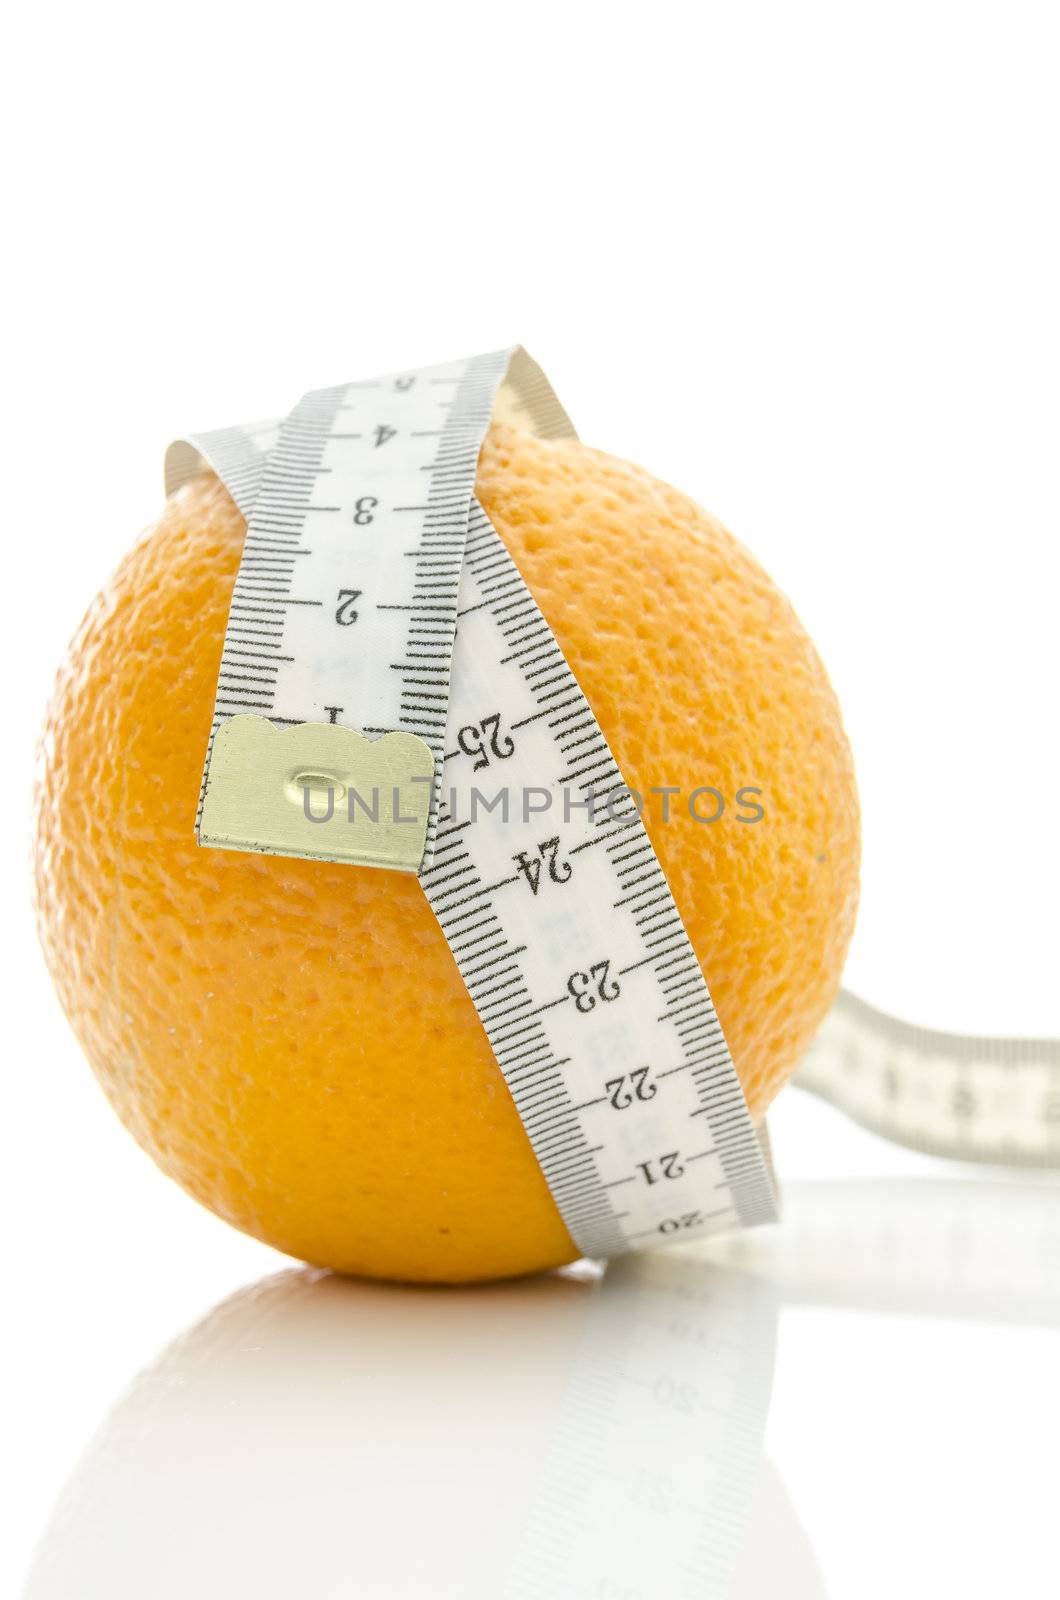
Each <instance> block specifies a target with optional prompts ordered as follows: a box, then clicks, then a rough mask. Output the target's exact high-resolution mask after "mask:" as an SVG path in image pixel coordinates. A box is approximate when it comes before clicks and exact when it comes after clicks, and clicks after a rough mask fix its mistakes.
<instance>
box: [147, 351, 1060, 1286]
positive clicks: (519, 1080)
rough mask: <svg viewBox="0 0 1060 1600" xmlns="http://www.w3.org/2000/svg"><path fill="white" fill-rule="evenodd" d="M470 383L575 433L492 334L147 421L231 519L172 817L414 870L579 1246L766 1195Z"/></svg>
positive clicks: (527, 369)
mask: <svg viewBox="0 0 1060 1600" xmlns="http://www.w3.org/2000/svg"><path fill="white" fill-rule="evenodd" d="M495 412H497V413H499V414H501V415H503V416H504V417H506V418H508V419H510V420H518V421H519V422H520V424H521V425H523V426H525V427H528V428H530V429H532V430H533V431H534V432H536V433H538V434H539V435H540V436H541V437H544V438H562V437H573V436H574V430H573V428H572V426H571V423H570V421H569V419H568V417H567V415H566V413H565V412H564V410H563V408H562V407H561V406H560V404H559V402H558V401H557V399H556V397H555V395H554V394H553V392H552V390H551V388H550V387H549V385H548V383H547V381H546V380H545V378H544V375H543V374H542V372H541V371H540V369H539V368H538V367H537V366H536V364H535V363H534V362H533V361H531V359H530V358H529V357H528V356H527V355H526V353H525V351H523V350H521V349H518V348H517V349H514V350H509V351H503V352H498V353H495V354H491V355H486V356H479V357H474V358H471V359H469V360H466V361H459V362H453V363H449V364H446V365H443V366H437V367H431V368H426V369H423V370H420V371H415V372H404V373H398V374H393V375H391V376H389V377H383V378H378V379H373V380H370V381H368V382H360V383H352V384H347V385H342V386H339V387H337V388H333V389H327V390H320V391H316V392H314V393H311V394H309V395H307V396H306V397H305V398H304V399H303V400H302V401H301V402H299V404H298V405H297V406H296V407H295V408H294V410H293V411H292V412H291V413H290V415H289V416H288V417H287V418H285V419H284V420H283V421H282V422H280V423H272V422H269V423H263V424H258V425H253V426H248V427H237V428H231V429H225V430H222V431H220V432H215V433H209V434H201V435H193V436H190V437H189V438H188V439H187V440H184V441H180V442H179V443H177V444H175V445H173V446H171V448H170V451H169V453H168V455H167V461H166V487H167V491H168V492H170V493H172V492H174V491H175V490H176V489H178V488H179V487H180V486H181V485H182V484H183V483H185V482H187V481H188V480H189V479H190V478H192V477H193V476H194V475H195V474H197V473H198V472H201V471H202V470H204V468H211V469H212V470H213V471H214V472H216V473H217V475H218V476H219V477H220V478H221V479H222V481H223V482H224V483H225V484H226V486H227V487H228V489H229V491H230V493H231V494H232V497H233V499H234V500H235V501H236V503H237V505H238V506H239V508H240V510H241V511H242V512H243V514H244V516H245V517H246V520H247V532H246V540H245V546H244V551H243V556H242V561H241V564H240V568H239V573H238V575H237V578H236V582H235V588H234V591H233V597H232V604H231V611H230V615H229V621H228V627H227V632H226V636H225V643H224V651H223V655H222V661H221V668H220V674H219V680H218V688H217V697H216V703H215V710H214V721H213V730H212V733H211V737H210V743H209V748H208V751H207V758H206V767H205V772H204V779H203V788H202V796H201V801H200V808H199V816H198V820H197V827H198V833H199V841H200V843H201V844H204V845H212V846H216V847H221V848H228V849H240V850H257V851H265V852H269V853H275V854H281V855H295V856H306V857H312V858H316V859H321V860H331V861H347V862H352V863H358V864H361V865H369V866H376V867H383V868H389V869H392V870H404V871H413V872H416V873H418V876H419V880H420V883H421V884H422V886H423V889H424V892H425V894H426V896H427V899H428V901H429V902H430V905H431V907H432V909H433V911H434V914H435V916H436V918H437V920H438V922H439V924H440V926H441V928H442V930H443V932H444V933H445V936H446V939H447V940H448V942H449V946H450V949H451V950H452V953H453V956H454V958H455V960H456V962H457V965H458V967H459V970H460V973H461V975H462V977H463V979H464V982H465V984H466V986H467V989H468V991H469V993H470V995H471V998H472V1000H473V1002H474V1004H475V1007H476V1010H477V1012H478V1015H479V1017H480V1018H481V1021H482V1023H483V1026H484V1028H485V1030H486V1033H487V1036H488V1038H489V1041H490V1044H491V1047H492V1049H493V1052H494V1054H495V1056H496V1059H497V1061H498V1063H499V1065H500V1068H501V1071H502V1072H503V1074H504V1078H505V1080H506V1082H507V1084H508V1087H509V1089H510V1091H511V1094H512V1096H513V1099H514V1101H515V1104H516V1106H517V1108H518V1111H519V1114H520V1116H521V1118H522V1121H523V1124H524V1126H525V1128H526V1131H527V1134H528V1136H529V1138H530V1141H531V1144H532V1146H533V1148H534V1151H535V1154H536V1156H537V1159H538V1161H539V1163H540V1165H541V1169H542V1171H543V1173H544V1176H545V1178H546V1180H547V1182H548V1184H549V1187H550V1189H551V1191H552V1194H553V1196H554V1198H555V1200H556V1203H557V1206H558V1207H559V1210H560V1212H561V1214H562V1216H563V1218H564V1221H565V1223H566V1225H567V1227H568V1230H569V1231H570V1233H571V1235H572V1237H573V1239H574V1240H575V1243H576V1244H577V1245H578V1247H579V1248H580V1249H581V1250H582V1251H583V1253H584V1254H586V1255H589V1256H603V1257H610V1256H615V1255H618V1254H621V1253H623V1252H625V1251H628V1250H633V1249H638V1248H644V1247H648V1246H652V1245H657V1244H659V1243H661V1242H667V1241H672V1240H680V1239H687V1238H690V1237H693V1236H696V1235H702V1234H707V1233H712V1232H717V1231H721V1230H725V1229H730V1228H734V1227H739V1226H750V1225H753V1224H756V1223H759V1222H765V1221H770V1220H773V1219H774V1218H775V1216H776V1203H775V1197H774V1184H773V1179H772V1173H771V1169H770V1163H769V1158H768V1147H767V1145H766V1142H765V1139H764V1134H763V1136H762V1137H761V1138H760V1137H759V1134H758V1131H757V1130H756V1129H755V1127H754V1126H753V1124H752V1122H751V1119H750V1116H749V1114H748V1110H747V1105H746V1102H745V1100H744V1096H743V1092H742V1090H741V1087H740V1083H739V1080H738V1078H737V1075H736V1072H735V1070H734V1067H733V1063H732V1060H731V1057H730V1055H729V1051H728V1047H727V1045H726V1043H725V1039H724V1037H723V1034H722V1030H721V1027H720V1024H719V1022H718V1018H717V1014H716V1012H715V1009H714V1006H713V1003H712V1001H711V998H710V994H709V991H708V988H707V984H706V982H705V980H704V976H703V974H702V972H701V971H700V968H699V964H698V961H697V959H696V956H695V953H694V951H693V950H692V947H691V944H690V943H689V940H688V936H687V934H686V932H685V929H684V927H683V925H682V922H681V917H680V914H679V912H678V910H677V907H676V905H675V903H674V900H673V897H672V895H671V893H670V890H669V887H668V885H667V882H666V878H665V876H664V874H663V871H662V868H661V866H660V864H659V862H658V860H657V858H656V856H655V852H654V850H653V848H652V845H651V842H650V840H649V838H648V835H647V832H646V831H645V829H644V827H643V824H642V823H641V821H640V817H639V815H638V811H637V806H636V803H635V801H634V799H633V797H632V796H631V795H630V793H629V791H628V790H627V788H626V786H625V784H624V782H623V779H622V775H621V773H620V771H619V769H618V767H617V765H616V763H615V760H614V757H613V755H612V754H611V751H610V750H609V748H608V745H607V742H606V740H605V738H604V736H603V733H602V732H601V730H600V727H599V725H598V723H597V722H596V719H595V717H594V715H593V712H592V709H591V707H590V706H589V703H588V701H587V700H586V698H585V696H584V694H583V693H582V691H581V689H580V688H579V685H578V683H577V681H576V680H575V678H574V675H573V673H572V672H571V670H570V668H569V666H568V665H567V663H566V661H565V660H564V657H563V654H562V651H561V650H560V647H559V645H558V644H557V642H556V640H555V637H554V636H553V634H552V632H551V629H550V628H549V626H548V623H547V622H546V621H545V619H544V617H543V616H542V614H541V612H540V610H539V609H538V607H537V605H536V603H535V601H534V599H533V597H532V596H531V594H530V592H529V590H528V588H527V587H526V585H525V583H524V582H523V580H522V578H521V576H520V574H519V572H518V570H517V568H516V567H515V564H514V562H513V561H512V559H511V557H510V556H509V554H508V552H507V550H506V548H505V546H504V544H503V543H502V541H501V539H500V537H499V536H498V534H497V533H496V531H495V530H494V528H493V527H492V525H491V523H490V521H489V518H488V517H487V516H486V514H485V512H484V511H483V509H482V507H481V505H479V503H478V502H477V500H476V499H475V473H476V465H477V460H478V454H479V450H480V447H481V444H482V440H483V437H484V435H485V432H486V429H487V427H488V425H489V421H490V418H491V415H493V414H494V413H495ZM486 768H491V769H494V770H495V771H496V772H497V773H498V774H499V773H501V772H503V786H502V787H501V788H500V790H499V791H498V790H496V789H494V790H493V791H491V792H490V793H489V794H487V793H485V792H484V786H483V787H482V788H480V787H479V779H480V775H481V774H482V773H483V772H484V771H485V769H486ZM532 796H535V797H539V798H538V800H536V801H531V799H530V797H532ZM540 797H547V799H548V802H549V804H548V808H547V812H546V811H545V810H544V809H543V807H542V805H541V804H540ZM848 1020H849V1019H848ZM858 1040H859V1041H860V1046H859V1048H853V1049H852V1046H851V1042H850V1038H849V1032H848V1036H847V1037H846V1038H845V1041H844V1045H843V1052H842V1062H843V1065H842V1067H841V1069H840V1070H839V1072H838V1074H837V1072H836V1071H835V1070H833V1069H832V1068H828V1067H826V1066H825V1067H822V1061H823V1060H824V1057H823V1056H822V1054H821V1052H820V1051H819V1052H818V1055H817V1057H816V1058H815V1059H816V1063H817V1064H816V1068H815V1070H816V1073H817V1080H818V1081H817V1083H816V1085H815V1087H817V1088H818V1090H819V1092H822V1093H826V1094H829V1095H830V1097H832V1098H840V1094H839V1093H838V1092H837V1090H836V1083H837V1081H839V1084H840V1088H842V1087H843V1081H842V1080H843V1079H844V1074H845V1078H846V1080H847V1086H849V1078H850V1067H851V1062H853V1064H854V1067H853V1070H854V1072H855V1074H857V1073H859V1072H860V1074H861V1081H862V1084H863V1085H864V1082H865V1080H866V1079H867V1078H871V1079H873V1081H875V1078H876V1077H878V1075H879V1071H880V1070H881V1069H880V1065H879V1063H880V1047H879V1045H878V1040H877V1039H876V1036H875V1034H874V1033H873V1030H872V1029H871V1027H863V1028H861V1030H860V1031H859V1032H858ZM888 1048H890V1046H888ZM1042 1048H1043V1049H1045V1050H1046V1051H1049V1050H1054V1049H1055V1047H1052V1046H1043V1047H1042ZM1039 1065H1041V1063H1039ZM1044 1070H1045V1072H1046V1074H1047V1076H1050V1077H1052V1076H1053V1075H1055V1074H1060V1062H1057V1061H1056V1060H1055V1059H1054V1058H1049V1059H1047V1060H1046V1061H1045V1063H1044ZM1057 1087H1060V1084H1058V1085H1057ZM847 1098H848V1100H849V1094H848V1096H847ZM870 1098H871V1096H870ZM852 1109H853V1110H854V1111H855V1114H857V1107H853V1108H852ZM864 1119H865V1120H871V1118H864ZM1034 1120H1035V1126H1036V1127H1038V1126H1039V1125H1040V1122H1041V1119H1040V1118H1035V1119H1034ZM1049 1145H1050V1141H1048V1140H1047V1141H1046V1146H1047V1148H1048V1147H1049ZM1050 1159H1051V1157H1050Z"/></svg>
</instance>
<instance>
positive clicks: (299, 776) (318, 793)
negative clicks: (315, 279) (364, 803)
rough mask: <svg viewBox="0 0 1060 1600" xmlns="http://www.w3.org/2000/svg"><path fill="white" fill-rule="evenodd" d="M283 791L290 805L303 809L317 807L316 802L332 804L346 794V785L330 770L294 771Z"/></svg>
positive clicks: (314, 808)
mask: <svg viewBox="0 0 1060 1600" xmlns="http://www.w3.org/2000/svg"><path fill="white" fill-rule="evenodd" d="M283 792H284V794H285V795H286V796H287V798H288V800H290V802H291V804H292V805H295V806H297V807H298V809H299V810H300V811H301V810H304V809H306V808H311V809H313V810H316V809H317V805H316V802H319V803H322V804H323V805H325V806H327V805H328V803H329V800H330V804H331V805H332V806H334V804H335V802H336V801H338V800H342V799H343V798H344V796H345V794H346V785H345V784H344V783H343V782H342V780H341V779H340V778H336V777H335V776H334V774H333V773H330V772H311V771H306V772H295V773H292V775H291V776H290V777H289V778H288V780H287V782H286V783H285V784H284V786H283Z"/></svg>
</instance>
